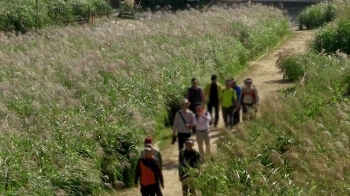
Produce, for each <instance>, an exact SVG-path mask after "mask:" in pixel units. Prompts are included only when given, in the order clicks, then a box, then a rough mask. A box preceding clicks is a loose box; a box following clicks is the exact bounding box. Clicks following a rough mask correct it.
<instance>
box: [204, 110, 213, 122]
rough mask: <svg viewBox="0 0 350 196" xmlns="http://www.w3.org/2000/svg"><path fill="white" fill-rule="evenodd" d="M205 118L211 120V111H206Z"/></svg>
mask: <svg viewBox="0 0 350 196" xmlns="http://www.w3.org/2000/svg"><path fill="white" fill-rule="evenodd" d="M203 118H204V119H205V120H206V121H211V116H210V114H209V112H204V115H203Z"/></svg>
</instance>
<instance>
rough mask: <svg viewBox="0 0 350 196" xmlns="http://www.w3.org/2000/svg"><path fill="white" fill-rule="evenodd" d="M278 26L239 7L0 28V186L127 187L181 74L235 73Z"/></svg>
mask: <svg viewBox="0 0 350 196" xmlns="http://www.w3.org/2000/svg"><path fill="white" fill-rule="evenodd" d="M242 27H244V29H242ZM288 29H289V27H288V20H287V19H286V18H284V17H283V14H282V12H281V11H280V10H276V9H274V8H271V7H264V6H260V5H254V6H243V5H242V6H240V7H237V8H235V9H223V8H212V9H211V10H209V12H206V13H198V12H196V11H193V12H187V11H186V12H179V13H175V14H173V15H171V14H161V13H160V14H156V15H152V19H147V20H144V21H118V22H117V24H110V23H106V24H101V25H95V26H84V27H83V26H80V27H77V26H76V27H65V28H61V29H59V28H47V29H44V30H43V31H42V32H41V35H38V34H35V33H28V34H25V35H19V37H15V36H10V37H3V36H1V37H0V39H1V40H2V42H1V47H0V61H1V63H2V66H1V68H0V91H1V99H0V106H1V107H0V108H1V109H0V121H1V123H0V124H1V131H2V134H1V135H0V141H1V142H0V156H1V158H2V160H3V161H2V162H1V167H0V173H2V174H4V175H5V174H6V173H9V180H8V183H7V189H5V183H2V184H0V193H1V194H6V195H55V194H58V193H61V192H62V193H64V194H67V195H99V194H100V193H102V192H105V191H106V190H105V187H106V186H105V185H108V184H111V185H116V184H118V183H119V184H120V182H123V183H124V184H125V186H131V185H132V183H133V171H134V164H135V160H136V159H137V158H138V155H139V152H138V151H137V146H139V144H141V143H142V140H143V139H144V137H145V136H146V135H155V140H160V139H161V138H168V137H169V136H168V133H169V132H168V130H166V129H165V125H167V124H171V119H172V117H173V114H174V112H175V111H176V110H177V109H178V105H179V100H180V99H181V97H182V96H183V93H184V91H185V90H186V88H187V86H188V85H190V79H191V78H192V77H197V78H198V81H199V83H200V85H201V86H204V85H205V83H206V82H208V81H209V78H210V75H211V74H213V73H216V74H223V73H229V74H230V75H234V74H237V73H238V72H239V71H240V70H242V69H244V68H245V66H246V63H247V61H248V60H249V59H250V58H251V57H253V56H255V55H256V54H259V50H260V52H264V50H265V48H266V47H268V46H270V47H271V46H273V45H274V44H276V43H277V42H278V41H279V40H280V39H281V38H282V37H283V36H284V35H285V34H286V33H287V32H288ZM259 31H264V32H266V33H258V32H259ZM243 35H244V37H243ZM243 38H244V39H243ZM242 40H244V41H245V42H244V43H242V42H241V41H242ZM157 130H163V131H162V132H161V133H157V134H156V131H157ZM4 175H1V177H0V182H5V179H4Z"/></svg>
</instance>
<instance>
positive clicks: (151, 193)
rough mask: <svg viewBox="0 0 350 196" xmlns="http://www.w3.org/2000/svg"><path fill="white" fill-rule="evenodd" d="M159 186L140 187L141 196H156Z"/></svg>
mask: <svg viewBox="0 0 350 196" xmlns="http://www.w3.org/2000/svg"><path fill="white" fill-rule="evenodd" d="M158 189H159V185H158V184H154V185H149V186H142V185H141V190H140V191H141V195H142V196H156V193H157V192H158Z"/></svg>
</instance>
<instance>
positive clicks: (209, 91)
mask: <svg viewBox="0 0 350 196" xmlns="http://www.w3.org/2000/svg"><path fill="white" fill-rule="evenodd" d="M221 92H222V86H221V85H220V84H219V83H218V82H217V76H216V75H212V76H211V82H210V83H208V84H207V85H206V86H205V88H204V97H205V100H207V110H208V112H209V113H210V116H212V117H214V115H212V111H213V107H214V110H215V117H214V118H213V119H214V127H217V125H218V122H219V111H220V97H221ZM212 124H213V122H212V121H211V122H210V125H212Z"/></svg>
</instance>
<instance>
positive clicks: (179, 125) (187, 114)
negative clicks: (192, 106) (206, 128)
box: [173, 109, 197, 133]
mask: <svg viewBox="0 0 350 196" xmlns="http://www.w3.org/2000/svg"><path fill="white" fill-rule="evenodd" d="M180 112H181V114H182V116H183V118H184V120H185V122H184V121H183V120H182V118H181V115H180ZM196 123H197V122H196V118H195V117H194V114H193V113H192V112H191V111H190V110H186V111H183V110H182V109H181V110H180V111H178V112H176V114H175V119H174V124H173V132H178V133H191V132H192V130H191V129H189V128H187V127H186V124H193V125H196Z"/></svg>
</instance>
